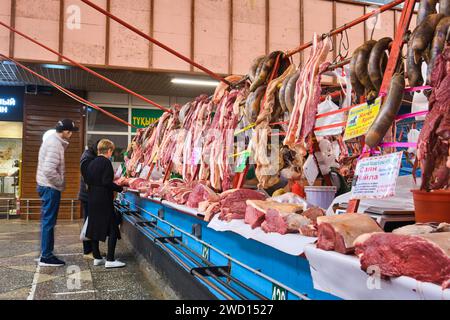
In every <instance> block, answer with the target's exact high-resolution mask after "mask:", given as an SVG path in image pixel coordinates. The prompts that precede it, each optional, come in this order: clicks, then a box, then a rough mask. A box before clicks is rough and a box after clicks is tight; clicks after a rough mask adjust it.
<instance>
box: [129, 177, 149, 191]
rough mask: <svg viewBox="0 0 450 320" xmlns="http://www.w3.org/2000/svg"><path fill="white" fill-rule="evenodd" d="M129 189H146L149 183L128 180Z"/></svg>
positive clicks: (142, 180)
mask: <svg viewBox="0 0 450 320" xmlns="http://www.w3.org/2000/svg"><path fill="white" fill-rule="evenodd" d="M129 184H130V188H131V189H133V190H139V188H143V187H146V186H147V187H148V186H149V185H150V181H148V180H145V179H141V178H136V179H130V181H129Z"/></svg>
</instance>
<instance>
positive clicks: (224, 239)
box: [122, 192, 338, 300]
mask: <svg viewBox="0 0 450 320" xmlns="http://www.w3.org/2000/svg"><path fill="white" fill-rule="evenodd" d="M122 203H123V204H125V205H126V206H127V205H128V206H129V208H130V209H132V210H133V211H134V212H135V215H134V216H132V218H130V216H127V215H125V219H124V220H125V223H126V224H128V227H130V226H132V227H134V230H133V232H135V233H139V232H143V230H142V228H141V227H140V226H139V225H138V224H136V223H137V222H139V221H140V222H141V224H140V225H141V226H142V225H144V224H143V223H142V222H145V221H147V222H153V223H155V224H157V225H158V227H159V228H161V229H162V230H163V231H165V232H166V234H167V235H170V236H173V237H181V239H182V242H183V244H184V245H186V246H188V247H189V249H191V250H193V251H195V252H196V253H198V254H199V255H201V256H202V257H204V258H205V259H206V260H207V261H209V262H210V263H212V265H214V266H230V269H231V272H230V275H231V276H232V277H233V278H235V279H237V280H238V282H242V284H245V285H246V286H247V287H249V288H251V289H253V290H254V291H256V293H259V294H260V295H262V296H263V297H265V299H272V300H277V299H280V300H299V299H318V300H329V299H333V300H334V299H338V298H337V297H336V296H333V295H330V294H327V293H324V292H321V291H319V290H315V289H314V287H313V282H312V277H311V273H310V267H309V263H308V261H307V260H306V259H305V257H304V256H299V255H292V254H289V253H286V252H283V251H280V250H279V249H276V248H274V247H273V246H271V245H270V244H264V243H262V242H260V241H257V240H254V239H247V238H246V237H243V236H241V235H239V234H237V233H234V232H230V231H226V232H221V231H216V230H214V229H212V228H209V227H208V223H207V222H205V221H203V219H202V217H201V216H198V215H196V214H194V211H193V210H192V209H189V208H187V207H185V206H180V205H175V204H172V203H171V204H168V202H167V201H160V200H159V199H149V198H142V197H140V196H139V194H137V193H133V192H128V193H127V194H125V196H124V198H123V200H122ZM136 218H137V219H136ZM136 220H139V221H136ZM147 225H151V224H147ZM147 228H151V226H150V227H147ZM199 228H200V229H201V231H199ZM129 229H130V228H128V230H129ZM194 234H196V236H194ZM277 236H281V235H277ZM291 236H293V235H287V237H286V239H288V240H289V239H291V238H290V237H291ZM294 236H295V235H294ZM298 237H300V236H298ZM129 238H130V237H129ZM304 238H307V237H304ZM313 241H314V240H313V239H308V240H307V241H306V242H305V243H311V242H313ZM156 245H157V244H156ZM300 245H304V243H300ZM133 246H135V248H137V246H136V244H134V243H133ZM175 246H176V245H175V244H173V243H172V244H170V243H169V244H167V248H168V249H173V247H175ZM162 249H163V250H167V249H164V248H162ZM186 250H188V249H186ZM186 250H185V251H186ZM173 252H175V250H173ZM173 252H172V253H171V255H174V256H178V257H177V258H178V259H180V261H177V258H174V257H173V263H174V264H177V263H178V264H180V262H184V263H186V261H185V260H186V259H185V258H184V257H183V256H182V255H180V254H176V253H173ZM301 252H303V250H301ZM197 260H198V259H197ZM189 266H190V267H191V268H195V267H197V266H195V265H192V266H191V265H189ZM153 267H155V268H156V269H158V265H154V266H153ZM186 267H188V266H186ZM185 271H186V272H188V273H189V272H191V271H192V270H185ZM191 277H192V276H191ZM197 280H199V281H197V282H200V283H202V284H203V285H204V286H205V287H206V288H208V289H209V291H211V292H212V293H213V294H214V295H215V296H216V297H217V298H219V299H226V295H225V296H224V295H223V294H220V293H219V292H218V291H217V289H215V288H214V286H211V284H208V283H206V282H205V281H203V280H202V279H197ZM231 285H232V286H233V288H234V289H235V290H238V291H240V293H241V294H242V295H243V296H244V297H245V298H247V299H255V298H256V299H262V297H259V298H258V297H255V295H254V294H249V292H248V290H243V289H242V288H241V286H238V285H235V283H233V281H232V283H231ZM174 286H177V283H174ZM222 290H224V291H227V290H226V289H223V288H222ZM246 291H247V292H246ZM228 294H230V293H229V292H228ZM230 295H231V296H232V298H233V299H239V297H236V295H233V294H230Z"/></svg>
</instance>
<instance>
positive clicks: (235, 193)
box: [219, 189, 267, 221]
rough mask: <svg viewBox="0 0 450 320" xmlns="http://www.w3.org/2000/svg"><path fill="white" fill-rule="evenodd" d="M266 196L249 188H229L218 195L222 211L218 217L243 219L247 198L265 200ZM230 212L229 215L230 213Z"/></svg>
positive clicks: (222, 218)
mask: <svg viewBox="0 0 450 320" xmlns="http://www.w3.org/2000/svg"><path fill="white" fill-rule="evenodd" d="M266 198H267V197H266V196H265V195H264V194H262V193H261V192H258V191H255V190H249V189H239V190H229V191H226V192H223V193H222V194H221V195H220V210H221V212H222V214H221V216H220V217H219V219H221V220H228V221H229V220H230V217H233V219H235V218H236V219H244V218H245V211H246V209H247V204H246V201H247V200H265V199H266ZM230 213H231V215H230Z"/></svg>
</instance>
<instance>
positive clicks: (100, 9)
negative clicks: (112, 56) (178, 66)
mask: <svg viewBox="0 0 450 320" xmlns="http://www.w3.org/2000/svg"><path fill="white" fill-rule="evenodd" d="M81 1H82V2H84V3H85V4H87V5H88V6H90V7H92V8H94V9H95V10H97V11H99V12H101V13H103V14H104V15H106V16H107V17H109V18H111V19H113V20H114V21H116V22H118V23H120V24H121V25H122V26H124V27H125V28H127V29H129V30H131V31H133V32H134V33H136V34H138V35H140V36H141V37H143V38H145V39H147V40H148V41H150V42H152V43H153V44H156V45H157V46H158V47H160V48H162V49H164V50H166V51H168V52H170V53H171V54H173V55H175V56H177V57H178V58H180V59H181V60H184V61H186V62H187V63H189V64H190V65H192V66H194V67H196V68H198V69H200V70H202V71H203V72H205V73H207V74H208V75H210V76H211V77H212V78H214V79H216V80H219V81H220V82H223V83H226V84H227V85H231V83H230V82H229V81H227V80H225V79H224V78H222V77H220V76H219V75H217V74H216V73H214V72H212V71H211V70H209V69H207V68H205V67H204V66H202V65H200V64H198V63H197V62H195V61H193V60H191V59H189V58H188V57H186V56H184V55H182V54H181V53H179V52H177V51H175V50H173V49H172V48H170V47H168V46H166V45H165V44H163V43H161V42H159V41H158V40H156V39H154V38H152V37H150V36H149V35H147V34H145V33H144V32H142V31H141V30H139V29H137V28H136V27H134V26H132V25H131V24H129V23H127V22H125V21H124V20H122V19H120V18H118V17H117V16H115V15H113V14H112V13H110V12H108V11H107V10H105V9H103V8H101V7H99V6H97V5H96V4H95V3H92V2H91V1H89V0H81Z"/></svg>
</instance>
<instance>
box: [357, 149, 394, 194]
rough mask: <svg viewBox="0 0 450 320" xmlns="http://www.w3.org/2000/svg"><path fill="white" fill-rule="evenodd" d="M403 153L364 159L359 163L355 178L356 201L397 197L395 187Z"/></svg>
mask: <svg viewBox="0 0 450 320" xmlns="http://www.w3.org/2000/svg"><path fill="white" fill-rule="evenodd" d="M402 155H403V152H397V153H391V154H388V155H385V156H379V157H371V158H364V159H361V160H360V161H359V162H358V165H357V166H356V171H355V177H354V178H353V188H352V197H353V198H354V199H382V198H388V197H392V196H394V195H395V185H396V182H397V178H398V174H399V172H400V165H401V161H402Z"/></svg>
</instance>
